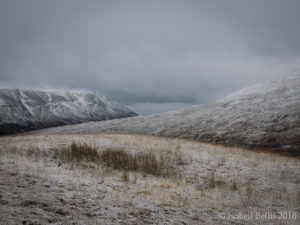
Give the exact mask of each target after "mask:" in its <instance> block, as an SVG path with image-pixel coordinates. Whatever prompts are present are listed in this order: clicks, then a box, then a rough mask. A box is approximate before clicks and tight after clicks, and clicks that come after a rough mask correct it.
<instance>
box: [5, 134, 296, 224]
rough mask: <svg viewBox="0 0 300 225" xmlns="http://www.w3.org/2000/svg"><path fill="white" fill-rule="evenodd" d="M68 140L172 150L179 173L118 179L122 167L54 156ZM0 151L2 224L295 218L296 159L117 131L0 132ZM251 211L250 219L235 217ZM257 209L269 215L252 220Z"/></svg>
mask: <svg viewBox="0 0 300 225" xmlns="http://www.w3.org/2000/svg"><path fill="white" fill-rule="evenodd" d="M72 141H76V142H77V143H86V144H90V145H92V146H95V147H97V148H98V150H99V151H101V150H103V149H107V148H123V149H125V150H126V151H130V152H140V151H145V152H148V151H151V152H154V153H164V154H170V155H172V154H176V155H179V156H180V157H178V160H179V161H178V163H177V164H176V167H177V169H178V170H179V171H180V176H178V177H153V176H150V175H148V176H143V175H142V174H140V173H138V172H129V174H128V175H129V180H128V181H123V180H124V179H123V178H122V177H123V172H122V171H117V170H113V169H110V168H107V167H105V166H104V165H100V166H97V165H94V164H93V163H88V162H86V163H81V164H79V165H76V166H72V165H70V164H64V163H62V162H61V161H60V160H59V158H56V157H53V156H54V155H53V154H52V153H53V151H55V149H58V150H59V149H61V148H63V147H64V146H66V145H68V144H70V143H71V142H72ZM28 149H31V151H28ZM0 151H1V153H0V154H1V158H0V161H1V162H0V223H1V224H299V223H300V214H299V212H300V160H299V158H291V157H283V156H279V155H273V154H270V153H263V152H254V151H248V150H243V149H238V148H225V147H221V146H214V145H209V144H203V143H199V142H195V141H187V140H183V139H174V138H159V137H153V136H141V135H116V134H115V135H108V134H107V135H104V134H92V135H91V134H86V135H80V134H74V135H33V136H29V135H27V136H14V137H13V136H8V137H1V138H0ZM251 213H252V219H247V218H246V219H239V218H238V217H239V216H240V215H243V216H248V217H249V216H251ZM256 213H260V214H261V215H264V216H268V217H269V218H266V219H256V216H257V215H256ZM266 213H267V214H266ZM280 214H282V215H283V218H282V219H279V216H280ZM230 215H231V217H230ZM286 216H287V217H288V218H287V219H286ZM229 217H230V218H229ZM274 217H277V218H276V219H274ZM294 217H297V218H294ZM272 218H273V219H272Z"/></svg>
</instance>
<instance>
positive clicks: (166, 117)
mask: <svg viewBox="0 0 300 225" xmlns="http://www.w3.org/2000/svg"><path fill="white" fill-rule="evenodd" d="M100 132H106V133H137V134H154V135H161V136H171V137H183V138H192V139H196V140H200V141H206V142H212V143H219V144H228V145H239V146H246V147H251V148H271V149H292V150H298V149H300V76H298V75H296V76H287V77H284V78H282V79H279V80H276V81H273V82H271V83H270V84H267V85H256V86H252V87H249V88H245V89H242V90H240V91H238V92H236V93H234V94H232V95H230V96H228V97H226V98H224V99H221V100H220V101H218V102H216V103H212V104H205V105H198V106H194V107H190V108H186V109H182V110H177V111H172V112H167V113H161V114H155V115H149V116H138V117H133V118H126V119H120V120H113V121H103V122H94V123H88V124H85V123H84V124H79V125H74V126H65V127H60V128H55V129H46V130H43V131H40V132H39V133H100Z"/></svg>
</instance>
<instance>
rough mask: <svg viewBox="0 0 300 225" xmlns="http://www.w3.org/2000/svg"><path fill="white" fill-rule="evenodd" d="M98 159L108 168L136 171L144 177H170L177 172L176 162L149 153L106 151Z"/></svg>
mask: <svg viewBox="0 0 300 225" xmlns="http://www.w3.org/2000/svg"><path fill="white" fill-rule="evenodd" d="M100 158H101V160H102V161H103V162H104V163H106V165H107V166H108V167H112V168H114V169H118V170H127V171H137V172H141V173H143V174H144V175H146V174H151V175H154V176H172V175H176V173H177V172H178V169H177V168H176V167H175V165H176V162H175V161H174V160H172V158H169V157H167V156H165V155H163V154H159V155H156V154H154V153H151V152H138V153H135V154H132V153H130V152H126V151H125V150H124V149H107V150H104V151H102V152H101V153H100ZM178 174H179V173H178Z"/></svg>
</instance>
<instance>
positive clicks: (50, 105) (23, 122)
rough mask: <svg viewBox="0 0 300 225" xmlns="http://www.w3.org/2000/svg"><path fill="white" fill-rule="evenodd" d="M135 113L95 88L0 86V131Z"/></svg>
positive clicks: (8, 132) (16, 130)
mask: <svg viewBox="0 0 300 225" xmlns="http://www.w3.org/2000/svg"><path fill="white" fill-rule="evenodd" d="M135 115H136V114H135V113H134V112H133V111H131V110H130V109H128V108H126V107H125V106H122V105H120V104H118V103H116V102H113V101H110V100H108V99H107V98H106V97H104V96H99V95H96V94H94V93H92V92H86V91H40V90H24V89H11V88H0V134H10V133H16V132H21V131H27V130H32V129H39V128H45V127H53V126H59V125H65V124H74V123H81V122H87V121H100V120H108V119H115V118H122V117H128V116H135Z"/></svg>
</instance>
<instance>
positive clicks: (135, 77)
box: [0, 0, 300, 113]
mask: <svg viewBox="0 0 300 225" xmlns="http://www.w3.org/2000/svg"><path fill="white" fill-rule="evenodd" d="M299 8H300V1H298V0H285V1H281V0H253V1H240V0H227V1H221V0H220V1H211V0H210V1H209V0H207V1H179V0H178V1H176V0H172V1H171V0H165V1H138V0H136V1H114V0H112V1H92V0H89V1H83V0H81V1H79V0H78V1H77V0H69V1H66V0H51V1H40V0H27V1H23V0H18V1H17V0H6V1H5V0H3V1H1V2H0V49H1V51H0V84H1V85H2V86H3V85H14V86H33V87H39V86H43V87H44V86H45V85H46V86H50V87H63V88H71V89H74V88H81V89H90V90H95V91H99V92H101V93H102V94H104V95H107V96H108V97H110V98H112V99H114V100H116V101H119V102H121V103H124V104H127V105H129V106H132V108H133V109H136V110H137V111H138V112H142V113H154V112H160V111H165V110H169V109H175V108H180V107H183V106H188V105H191V104H197V103H206V102H209V101H214V100H216V99H218V98H220V97H222V96H224V95H226V94H228V93H230V92H232V91H235V90H237V89H239V88H241V87H244V86H248V85H251V84H254V83H258V82H265V81H267V80H270V79H273V78H276V77H278V76H281V75H287V74H290V73H293V72H297V71H299V69H300V26H299V21H300V13H299Z"/></svg>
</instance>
